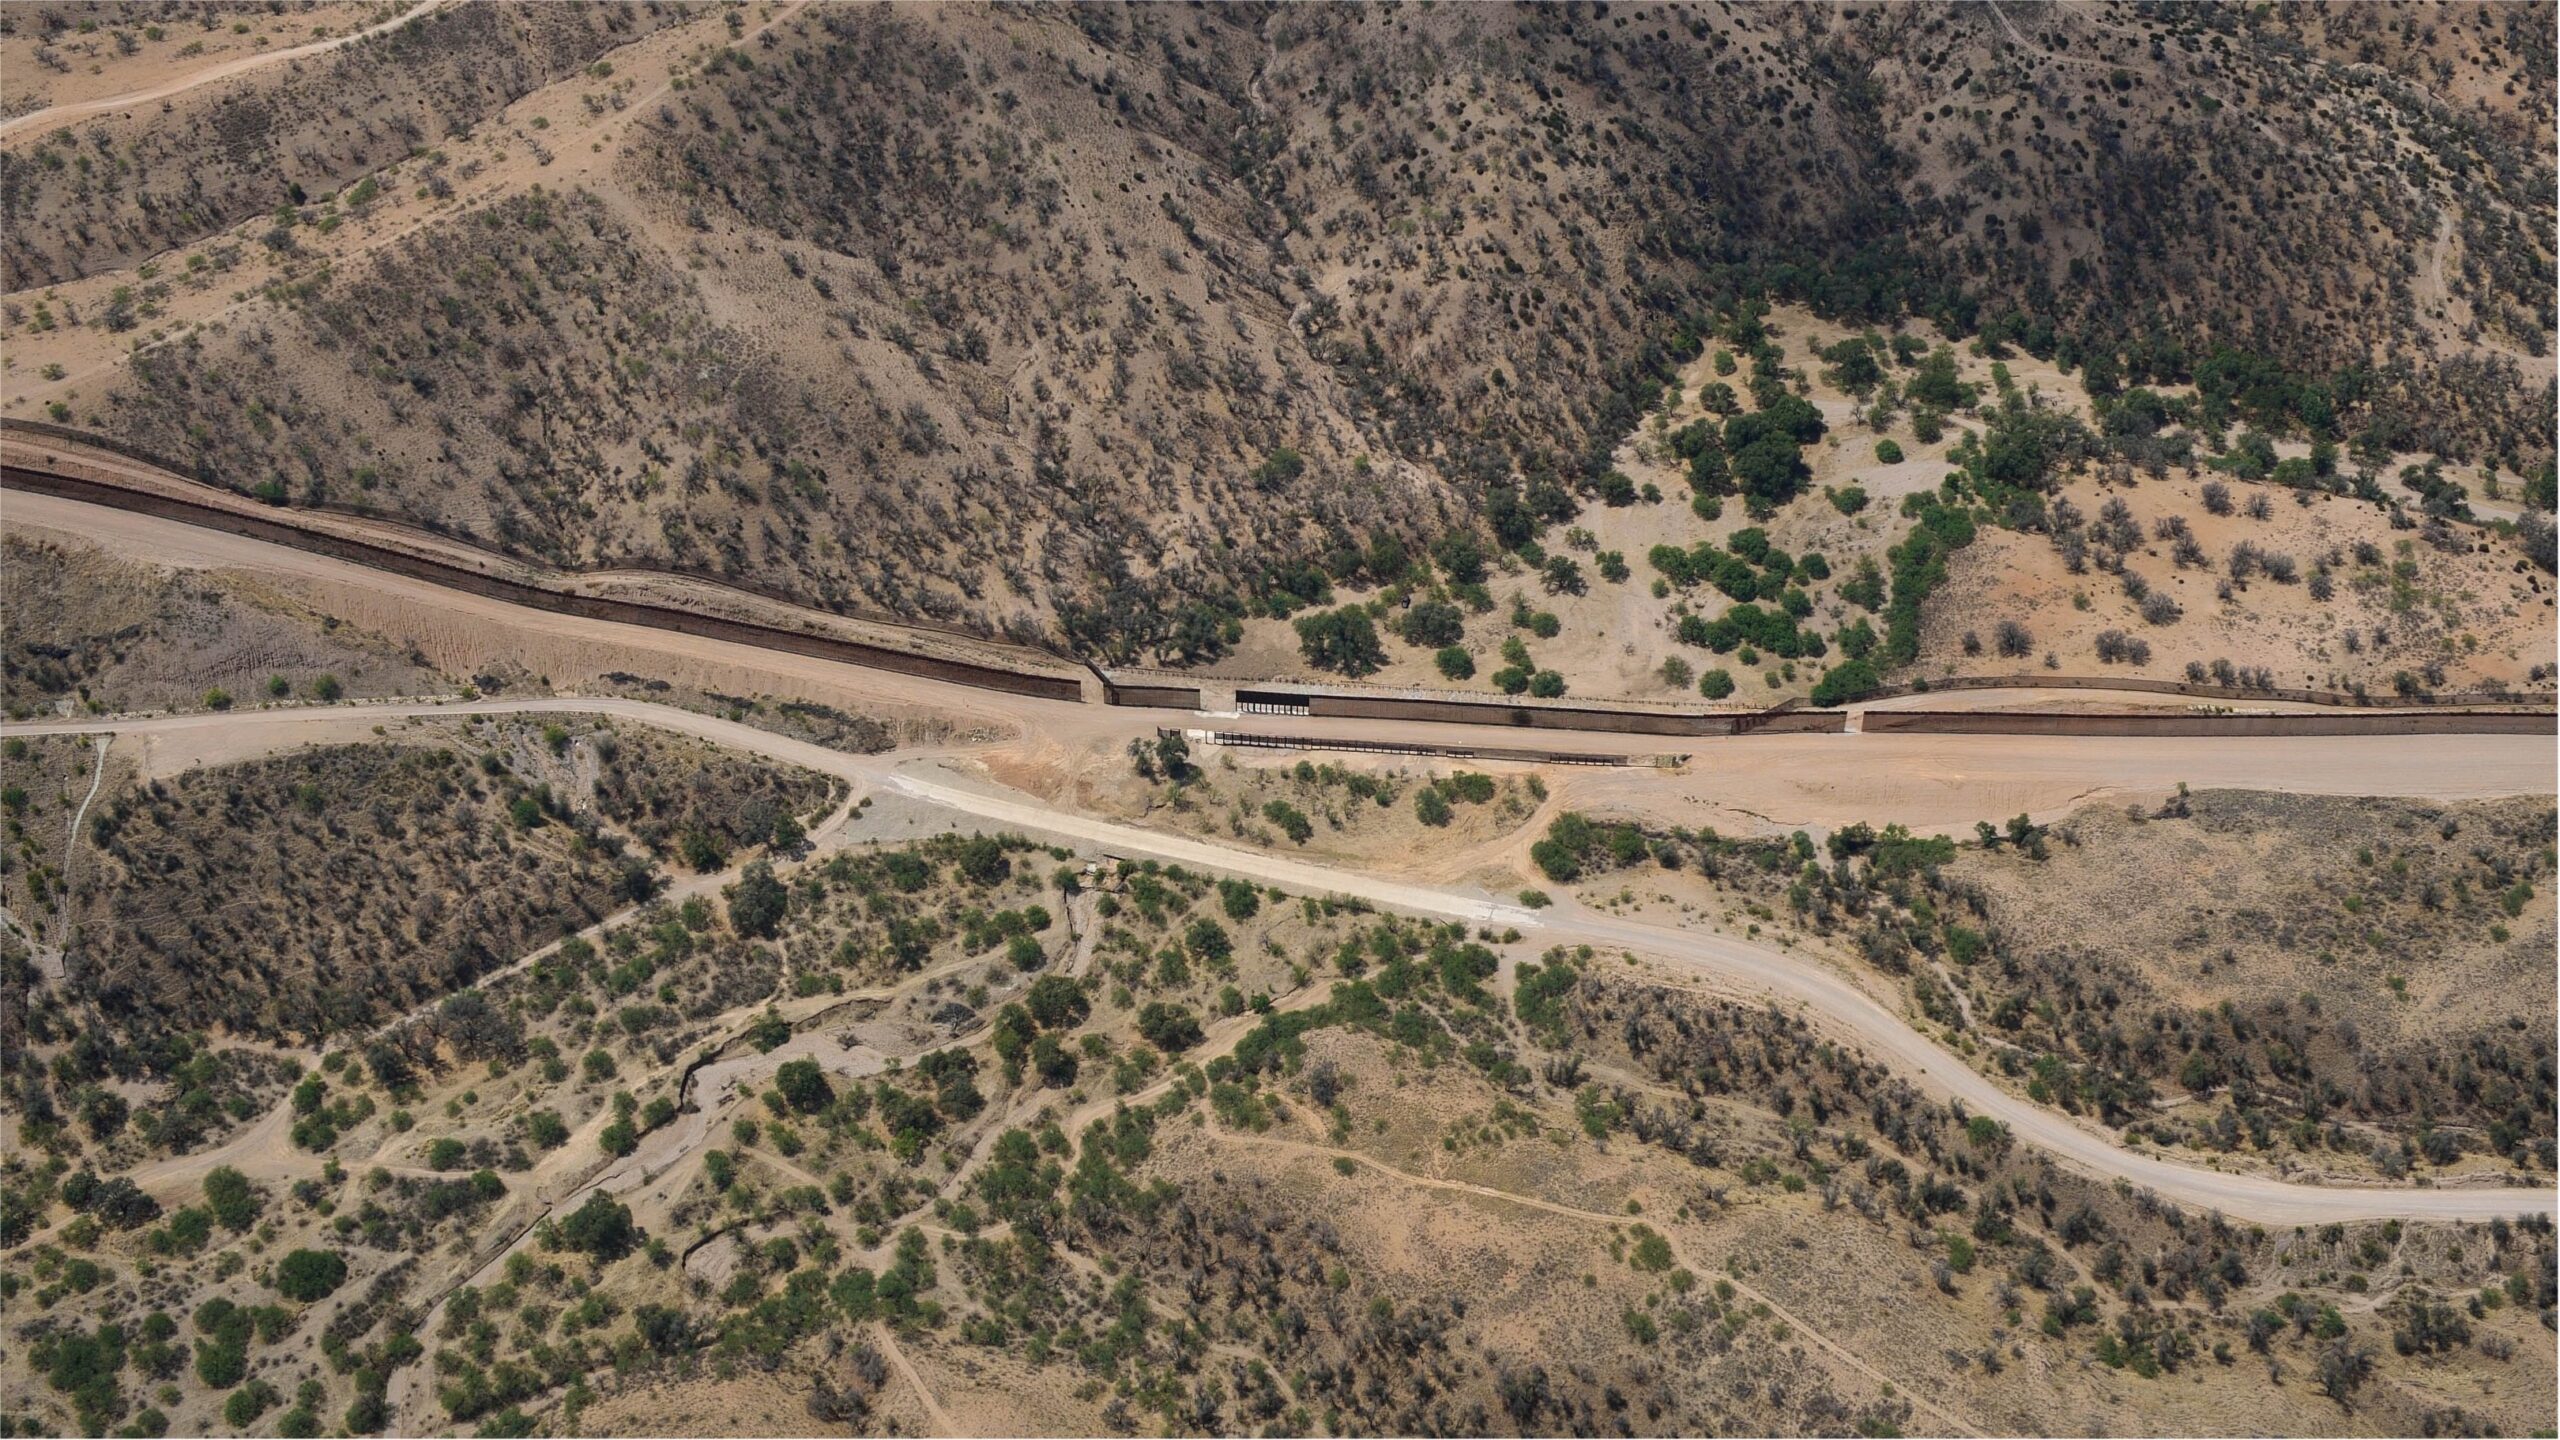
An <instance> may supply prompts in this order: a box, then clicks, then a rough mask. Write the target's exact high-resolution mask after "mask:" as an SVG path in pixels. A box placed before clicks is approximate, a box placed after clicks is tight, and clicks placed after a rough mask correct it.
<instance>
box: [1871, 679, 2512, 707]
mask: <svg viewBox="0 0 2560 1440" xmlns="http://www.w3.org/2000/svg"><path fill="white" fill-rule="evenodd" d="M1946 690H2127V691H2138V692H2140V693H2143V694H2146V695H2184V696H2188V697H2190V698H2193V699H2198V700H2238V701H2241V702H2243V703H2244V704H2246V703H2254V704H2261V705H2263V704H2265V703H2266V702H2268V701H2270V700H2284V701H2291V702H2293V703H2296V704H2302V705H2338V706H2344V707H2346V708H2348V709H2353V710H2367V709H2370V710H2424V709H2443V708H2446V707H2456V708H2459V707H2467V706H2474V705H2515V704H2522V703H2528V702H2526V701H2525V700H2524V699H2523V698H2522V697H2519V696H2515V695H2508V694H2503V693H2501V692H2498V691H2490V690H2472V691H2465V692H2462V693H2459V694H2452V695H2359V694H2356V693H2354V692H2352V691H2346V690H2293V689H2286V688H2283V687H2276V688H2271V689H2265V690H2249V689H2244V688H2241V687H2239V686H2235V685H2198V684H2195V683H2193V682H2192V681H2187V680H2149V679H2145V678H2143V677H2141V676H2138V675H2054V674H2049V673H2043V672H2038V673H2036V674H2031V675H1957V676H1947V677H1943V678H1940V679H1936V680H1920V681H1913V682H1911V683H1909V684H1903V685H1882V686H1878V687H1877V688H1875V689H1873V690H1870V691H1868V692H1867V693H1865V694H1864V695H1852V696H1850V697H1849V699H1848V702H1847V703H1849V704H1853V705H1863V704H1866V703H1868V702H1869V701H1874V700H1892V699H1898V698H1900V697H1902V696H1905V695H1932V694H1936V693H1938V692H1940V691H1946Z"/></svg>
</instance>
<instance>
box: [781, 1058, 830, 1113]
mask: <svg viewBox="0 0 2560 1440" xmlns="http://www.w3.org/2000/svg"><path fill="white" fill-rule="evenodd" d="M773 1087H774V1088H775V1089H776V1090H779V1091H781V1092H782V1099H783V1102H784V1103H785V1104H788V1105H789V1106H790V1107H791V1108H792V1109H794V1110H797V1111H799V1112H800V1113H801V1114H803V1115H814V1114H816V1113H817V1112H819V1111H821V1110H824V1109H826V1108H827V1106H828V1105H829V1104H830V1103H832V1102H833V1101H834V1100H835V1098H836V1092H835V1087H834V1086H832V1085H829V1084H828V1083H827V1072H826V1071H824V1070H823V1069H820V1068H819V1066H818V1062H817V1061H815V1060H786V1061H784V1062H782V1065H781V1068H779V1069H777V1070H775V1071H774V1072H773Z"/></svg>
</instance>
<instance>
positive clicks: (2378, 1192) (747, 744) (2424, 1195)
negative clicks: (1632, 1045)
mask: <svg viewBox="0 0 2560 1440" xmlns="http://www.w3.org/2000/svg"><path fill="white" fill-rule="evenodd" d="M1060 708H1065V709H1070V710H1072V709H1074V708H1075V707H1071V706H1067V707H1060ZM351 712H352V715H353V716H354V718H358V719H364V720H378V719H381V718H384V717H388V716H404V715H480V714H524V713H600V714H605V715H611V716H616V717H620V718H623V719H626V720H630V721H634V722H637V723H644V724H650V725H656V726H659V727H661V728H664V729H668V730H673V731H676V732H679V733H682V734H688V735H694V736H697V737H700V738H702V739H706V740H711V741H715V742H717V743H720V744H723V745H728V746H731V747H734V748H736V749H739V750H743V751H747V752H750V753H754V754H760V755H766V756H770V757H772V758H774V759H777V760H785V761H789V762H791V763H794V764H799V765H805V766H808V767H809V768H811V769H813V770H817V771H820V772H821V773H824V774H829V775H835V776H840V777H842V778H844V779H847V780H849V781H852V782H854V783H855V784H857V785H859V786H864V787H868V788H871V789H875V790H888V791H894V792H896V793H899V794H903V795H905V796H907V797H909V798H910V799H912V800H915V801H919V802H923V803H926V804H930V805H935V806H939V807H943V808H946V809H949V810H952V811H954V812H957V813H959V814H961V815H965V816H969V817H972V818H975V819H978V820H982V821H987V822H991V823H993V824H996V825H1002V826H1006V827H1010V828H1015V829H1020V830H1024V831H1027V832H1030V833H1033V834H1038V835H1045V836H1050V837H1055V838H1060V839H1065V840H1070V841H1074V842H1076V843H1079V844H1082V845H1087V846H1092V847H1095V848H1098V849H1101V850H1103V851H1106V852H1108V853H1111V854H1117V855H1124V856H1133V857H1148V858H1154V859H1159V860H1164V861H1169V862H1173V863H1178V864H1182V865H1189V866H1197V867H1199V868H1202V869H1206V870H1211V871H1215V872H1219V873H1224V874H1231V875H1239V876H1244V877H1247V878H1251V879H1254V880H1258V881H1262V882H1265V883H1268V884H1274V885H1281V886H1286V887H1290V888H1293V889H1298V890H1306V891H1316V892H1320V893H1322V892H1330V893H1335V894H1341V895H1349V896H1356V897H1358V898H1360V899H1364V900H1367V901H1369V902H1371V903H1373V904H1377V905H1382V906H1387V907H1390V908H1393V909H1397V910H1402V911H1407V912H1410V913H1416V914H1424V915H1437V916H1446V917H1450V918H1454V919H1459V920H1463V921H1465V922H1467V923H1468V924H1471V925H1503V926H1511V927H1516V928H1517V929H1519V930H1520V931H1522V932H1523V933H1524V934H1525V935H1526V936H1527V937H1528V938H1529V940H1530V941H1531V942H1532V943H1536V944H1541V945H1544V944H1565V945H1571V944H1585V943H1587V944H1590V945H1593V946H1596V947H1602V948H1606V949H1611V950H1625V951H1628V952H1631V953H1634V954H1637V955H1640V956H1645V957H1649V958H1652V959H1654V960H1657V961H1660V962H1664V963H1667V964H1669V965H1671V966H1675V967H1679V968H1684V969H1690V970H1695V971H1698V972H1701V973H1703V974H1705V975H1708V976H1711V977H1713V978H1715V979H1716V980H1718V981H1720V982H1723V983H1725V984H1728V985H1740V986H1742V987H1745V988H1748V989H1750V990H1753V991H1756V992H1759V993H1762V994H1767V995H1772V996H1775V997H1777V998H1779V999H1780V1000H1781V1001H1783V1002H1785V1003H1788V1004H1791V1005H1794V1006H1797V1007H1800V1008H1802V1009H1804V1010H1805V1011H1807V1012H1809V1014H1810V1015H1811V1016H1813V1017H1814V1018H1816V1019H1818V1020H1820V1021H1821V1022H1823V1023H1824V1024H1825V1025H1826V1026H1827V1027H1828V1028H1831V1029H1834V1030H1837V1031H1840V1032H1842V1033H1843V1034H1845V1035H1848V1036H1850V1037H1853V1038H1854V1039H1855V1040H1856V1041H1857V1043H1859V1044H1861V1045H1863V1046H1865V1047H1867V1048H1868V1049H1870V1050H1871V1051H1872V1052H1873V1053H1875V1054H1877V1055H1879V1056H1880V1057H1883V1058H1886V1059H1888V1060H1889V1061H1891V1062H1892V1063H1894V1064H1895V1066H1896V1067H1897V1068H1898V1069H1900V1070H1902V1071H1904V1072H1906V1073H1911V1074H1915V1075H1916V1076H1917V1077H1918V1078H1919V1080H1920V1082H1921V1083H1922V1084H1924V1085H1926V1086H1927V1087H1928V1088H1930V1089H1931V1090H1933V1091H1934V1092H1936V1093H1938V1094H1941V1095H1946V1096H1950V1097H1953V1098H1956V1099H1960V1100H1962V1101H1963V1102H1964V1103H1965V1104H1966V1105H1967V1106H1969V1107H1971V1108H1972V1109H1973V1110H1974V1111H1975V1112H1977V1113H1980V1114H1985V1115H1988V1116H1990V1117H1992V1118H1993V1119H1996V1120H1999V1121H2000V1122H2002V1123H2004V1124H2006V1125H2007V1126H2008V1127H2009V1128H2010V1130H2011V1131H2012V1132H2013V1133H2014V1134H2015V1135H2016V1136H2017V1138H2018V1139H2020V1140H2022V1141H2024V1142H2026V1143H2028V1144H2031V1145H2037V1146H2040V1147H2042V1148H2043V1149H2045V1150H2046V1151H2047V1152H2049V1153H2051V1154H2052V1155H2054V1156H2055V1157H2056V1158H2057V1159H2058V1160H2060V1161H2061V1162H2062V1163H2063V1164H2065V1165H2068V1166H2070V1167H2071V1168H2073V1169H2075V1170H2078V1171H2081V1172H2083V1173H2086V1174H2090V1175H2094V1176H2098V1177H2101V1178H2107V1179H2115V1178H2121V1179H2124V1180H2127V1181H2130V1182H2132V1183H2134V1184H2137V1185H2141V1186H2144V1187H2147V1188H2149V1189H2151V1190H2154V1191H2156V1192H2158V1193H2159V1194H2161V1195H2162V1196H2164V1197H2166V1198H2168V1199H2170V1200H2173V1201H2176V1202H2177V1203H2179V1204H2182V1205H2187V1206H2191V1207H2195V1208H2201V1209H2214V1210H2220V1211H2223V1212H2225V1213H2228V1214H2232V1215H2236V1216H2239V1217H2242V1218H2244V1219H2249V1220H2255V1221H2259V1222H2262V1223H2267V1224H2315V1223H2321V1222H2326V1221H2332V1220H2339V1221H2344V1220H2360V1219H2375V1218H2384V1217H2399V1218H2405V1219H2417V1220H2483V1219H2488V1218H2491V1217H2493V1216H2499V1215H2513V1214H2517V1213H2520V1212H2524V1211H2531V1210H2543V1211H2548V1210H2550V1209H2551V1208H2552V1207H2553V1198H2554V1197H2553V1194H2552V1192H2550V1191H2547V1190H2542V1191H2534V1190H2520V1189H2438V1188H2427V1187H2402V1188H2379V1187H2376V1188H2349V1187H2343V1186H2340V1187H2328V1186H2311V1185H2294V1184H2286V1183H2284V1182H2281V1181H2276V1180H2268V1179H2264V1178H2260V1177H2255V1176H2241V1175H2227V1174H2221V1173H2218V1172H2216V1171H2213V1170H2209V1169H2205V1168H2201V1167H2198V1166H2194V1165H2187V1164H2180V1163H2175V1162H2172V1161H2169V1160H2164V1159H2161V1158H2159V1157H2157V1156H2154V1155H2150V1154H2146V1153H2142V1152H2139V1151H2129V1150H2126V1149H2124V1148H2123V1147H2122V1146H2120V1145H2119V1144H2117V1142H2116V1141H2115V1139H2114V1138H2113V1137H2112V1136H2109V1135H2106V1134H2103V1133H2101V1132H2098V1131H2095V1130H2091V1129H2087V1128H2084V1127H2082V1126H2081V1125H2079V1124H2078V1123H2077V1122H2075V1121H2074V1120H2072V1119H2071V1118H2069V1117H2066V1116H2063V1115H2061V1114H2058V1113H2056V1112H2053V1111H2050V1110H2047V1109H2045V1108H2043V1107H2041V1106H2038V1105H2035V1104H2033V1103H2031V1102H2029V1101H2026V1100H2024V1099H2021V1098H2019V1097H2016V1096H2013V1095H2011V1094H2009V1093H2008V1092H2007V1091H2005V1090H2003V1089H2001V1088H2000V1087H1999V1086H1997V1085H1995V1084H1993V1083H1992V1082H1991V1081H1990V1080H1989V1079H1987V1078H1985V1077H1983V1076H1982V1075H1980V1074H1978V1073H1977V1072H1975V1071H1974V1070H1973V1069H1971V1068H1970V1067H1969V1066H1967V1065H1966V1064H1965V1063H1964V1062H1963V1061H1961V1060H1959V1059H1958V1058H1957V1057H1956V1056H1954V1055H1953V1054H1951V1053H1949V1052H1948V1051H1947V1050H1945V1049H1943V1048H1941V1047H1940V1046H1939V1045H1938V1044H1937V1043H1936V1042H1934V1041H1932V1040H1930V1039H1929V1038H1927V1037H1926V1036H1924V1035H1921V1034H1920V1033H1918V1032H1917V1031H1915V1030H1913V1029H1912V1028H1911V1027H1910V1026H1909V1025H1908V1024H1906V1023H1905V1022H1904V1021H1903V1020H1902V1019H1901V1018H1900V1017H1899V1016H1896V1015H1894V1014H1892V1013H1891V1012H1889V1011H1887V1010H1886V1009H1884V1007H1882V1006H1881V1005H1879V1004H1877V1003H1876V1002H1875V1001H1874V1000H1872V999H1870V998H1869V997H1867V996H1866V995H1865V994H1863V993H1861V992H1860V991H1858V990H1857V989H1856V988H1855V987H1854V986H1852V985H1850V984H1849V983H1848V982H1847V981H1845V980H1843V979H1841V978H1840V977H1838V976H1836V975H1834V974H1832V973H1830V972H1829V971H1827V970H1824V969H1822V968H1820V967H1818V966H1816V965H1814V964H1811V963H1809V962H1807V961H1804V960H1800V959H1797V958H1795V957H1793V956H1790V955H1787V954H1785V953H1783V952H1781V951H1778V950H1775V949H1771V948H1768V947H1765V946H1762V945H1758V944H1754V943H1751V942H1749V941H1745V940H1741V939H1737V938H1735V937H1732V936H1728V935H1720V934H1714V933H1710V932H1705V931H1697V930H1678V929H1671V928H1667V927H1663V926H1656V925H1650V924H1645V923H1642V922H1638V921H1634V920H1627V919H1621V918H1617V917H1614V916H1606V915H1599V914H1595V913H1592V912H1589V911H1587V910H1585V909H1583V908H1582V907H1580V906H1579V905H1576V904H1573V903H1572V902H1570V901H1567V902H1564V903H1560V904H1558V905H1556V906H1555V907H1554V908H1552V909H1546V910H1530V909H1527V908H1524V907H1522V906H1519V905H1516V904H1512V903H1509V902H1507V901H1503V900H1499V899H1496V898H1494V897H1492V896H1489V895H1487V894H1484V893H1483V892H1481V891H1470V890H1461V889H1443V888H1437V887H1432V886H1426V885H1418V884H1412V883H1408V882H1403V881H1396V880H1389V879H1383V878H1379V877H1376V876H1371V875H1365V874H1361V873H1358V872H1354V871H1348V870H1337V869H1333V868H1330V867H1327V866H1322V865H1315V864H1310V863H1308V862H1305V861H1301V860H1296V859H1292V858H1290V857H1287V856H1283V855H1273V854H1267V853H1263V852H1260V851H1252V850H1242V849H1233V848H1229V847H1227V846H1223V845H1218V844H1214V843H1211V842H1208V841H1205V840H1197V839H1191V838H1188V837H1183V836H1174V835H1164V834H1159V833H1156V832H1154V831H1149V830H1142V829H1139V828H1137V827H1135V826H1130V825H1123V824H1118V823H1115V822H1112V821H1107V820H1098V819H1093V818H1090V817H1087V816H1083V815H1077V814H1071V813H1065V812H1061V811H1057V810H1053V809H1051V808H1049V807H1047V806H1046V805H1044V804H1042V803H1040V802H1038V801H1036V800H1033V799H1031V798H1029V797H1024V796H1019V795H1012V794H1006V793H1001V792H999V791H997V790H995V789H994V787H992V786H988V785H985V784H984V783H983V782H976V783H962V782H960V781H959V779H958V777H955V776H952V775H949V774H947V773H944V772H940V771H938V770H936V769H934V768H932V767H930V766H927V765H919V764H918V763H916V761H915V760H914V759H913V757H900V756H896V755H890V756H858V755H848V754H844V753H842V752H838V751H833V750H829V749H826V748H825V747H823V746H819V745H813V744H810V743H808V742H806V741H800V740H794V739H790V738H787V737H784V736H778V735H774V734H771V733H769V732H767V731H763V730H758V729H756V728H754V727H752V726H749V725H745V724H741V723H738V722H735V721H730V720H725V719H721V718H718V717H716V716H708V715H698V714H695V713H693V712H691V711H686V710H676V709H672V708H669V707H665V706H659V705H651V704H647V703H644V702H641V701H636V700H622V699H575V698H542V699H529V700H480V701H474V702H469V703H454V704H446V705H435V704H396V705H369V706H359V707H346V706H340V707H329V708H322V709H306V708H295V709H278V710H265V711H250V712H245V713H239V712H235V713H230V714H222V715H182V716H161V717H150V718H135V719H127V720H114V719H102V720H85V721H59V722H52V723H33V724H19V725H8V726H0V733H5V734H65V733H76V734H94V733H100V732H107V731H113V732H118V733H123V734H132V735H141V736H162V735H171V734H179V735H183V734H185V733H187V732H190V731H207V730H233V731H236V730H263V731H270V732H273V733H275V734H277V735H278V736H279V737H290V736H291V735H292V734H293V733H294V732H295V731H296V730H297V729H298V728H300V729H307V728H309V727H313V726H322V727H332V726H334V727H343V726H344V725H345V723H346V722H347V720H348V719H349V718H350V714H351ZM1781 738H1782V737H1781ZM1801 738H1803V739H1809V740H1815V741H1820V742H1824V743H1826V744H1828V745H1830V746H1832V747H1834V749H1833V763H1834V764H1838V763H1840V761H1841V759H1842V758H1843V757H1845V756H1846V755H1847V754H1849V753H1850V752H1851V749H1852V748H1853V747H1855V748H1861V749H1862V748H1863V747H1864V745H1865V744H1871V743H1874V742H1876V741H1880V740H1883V739H1885V738H1886V737H1857V736H1812V737H1801ZM1963 738H1979V737H1963ZM2514 738H2516V739H2517V740H2518V741H2519V742H2520V743H2521V744H2522V745H2523V746H2526V747H2530V748H2532V749H2533V750H2534V752H2535V753H2534V755H2533V756H2531V757H2525V756H2510V757H2508V759H2507V761H2506V763H2508V764H2511V765H2516V766H2520V767H2523V768H2522V769H2521V770H2520V771H2519V772H2518V773H2519V774H2522V775H2523V776H2524V779H2523V783H2520V784H2518V785H2517V786H2516V787H2515V788H2516V790H2519V791H2524V792H2533V791H2538V790H2541V789H2543V788H2547V787H2548V785H2549V783H2550V769H2549V748H2548V744H2547V742H2543V741H2539V740H2536V739H2534V738H2533V737H2514ZM1994 743H1997V744H2003V745H2005V744H2006V742H1994ZM2067 743H2068V744H2069V745H2070V746H2071V747H2073V748H2074V749H2075V750H2079V751H2082V752H2084V753H2086V754H2095V755H2101V756H2103V755H2104V754H2105V753H2106V752H2107V751H2108V749H2109V748H2110V747H2108V746H2107V745H2106V744H2104V743H2103V742H2095V741H2087V740H2074V741H2070V742H2067ZM2128 743H2134V742H2128ZM2160 743H2175V742H2160ZM2281 743H2282V745H2283V748H2284V749H2285V750H2287V751H2288V752H2315V751H2324V750H2326V748H2327V742H2321V741H2302V740H2294V741H2286V742H2281ZM2338 743H2339V744H2341V745H2345V746H2349V747H2356V748H2351V749H2349V750H2346V751H2343V752H2331V761H2330V763H2331V764H2332V765H2333V766H2338V767H2342V768H2343V769H2344V771H2345V772H2346V773H2345V774H2344V775H2342V776H2341V781H2342V783H2343V781H2344V780H2345V779H2349V778H2355V777H2361V776H2364V775H2365V774H2367V773H2368V772H2366V771H2364V770H2363V769H2362V760H2361V754H2362V748H2361V747H2366V746H2371V745H2374V744H2377V743H2385V742H2375V741H2362V740H2359V741H2345V742H2338ZM2422 743H2425V744H2432V745H2433V746H2434V748H2436V749H2439V750H2442V749H2446V748H2448V747H2445V746H2444V745H2443V744H2442V743H2441V742H2422ZM2215 748H2217V749H2221V748H2229V747H2224V746H2217V747H2215ZM2411 758H2412V759H2413V761H2414V760H2415V759H2416V758H2417V757H2416V756H2412V757H2411ZM2528 758H2530V761H2531V763H2530V765H2527V764H2526V761H2527V759H2528ZM2527 771H2529V772H2530V773H2529V774H2528V773H2525V772H2527Z"/></svg>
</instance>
